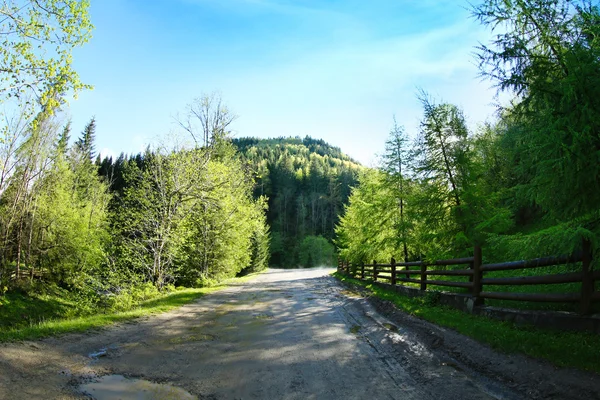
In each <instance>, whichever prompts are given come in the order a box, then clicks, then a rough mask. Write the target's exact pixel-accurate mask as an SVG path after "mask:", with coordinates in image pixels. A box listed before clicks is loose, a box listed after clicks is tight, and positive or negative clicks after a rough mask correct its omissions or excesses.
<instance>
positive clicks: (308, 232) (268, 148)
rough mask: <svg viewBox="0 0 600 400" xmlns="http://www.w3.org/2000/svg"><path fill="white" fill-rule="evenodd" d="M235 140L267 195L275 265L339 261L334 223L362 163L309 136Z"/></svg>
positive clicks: (258, 191) (259, 189) (259, 193)
mask: <svg viewBox="0 0 600 400" xmlns="http://www.w3.org/2000/svg"><path fill="white" fill-rule="evenodd" d="M233 144H234V145H235V146H236V147H237V148H238V149H239V151H240V153H241V154H242V155H243V157H244V158H246V160H247V161H248V162H249V164H250V166H251V168H252V169H253V170H254V172H255V176H256V186H255V189H254V195H255V197H260V196H266V197H267V198H268V205H269V209H268V211H267V222H268V224H269V226H270V227H271V265H273V266H278V267H294V266H298V265H302V266H313V265H319V264H323V263H328V264H330V263H332V262H334V260H333V258H334V248H333V245H332V243H331V240H332V239H333V237H334V228H335V226H336V224H337V223H338V220H339V216H340V214H341V213H342V211H343V209H344V205H345V204H346V203H347V202H348V197H349V196H350V190H351V187H352V186H354V185H356V183H357V179H358V173H359V171H360V170H361V169H362V168H363V167H362V166H361V165H360V164H359V163H358V162H357V161H355V160H353V159H352V158H350V157H349V156H347V155H346V154H344V153H342V151H341V150H340V149H339V148H338V147H334V146H331V145H329V144H328V143H326V142H325V141H323V140H317V139H313V138H310V137H308V136H307V137H305V138H304V139H301V138H299V137H288V138H285V137H280V138H274V139H257V138H239V139H234V140H233Z"/></svg>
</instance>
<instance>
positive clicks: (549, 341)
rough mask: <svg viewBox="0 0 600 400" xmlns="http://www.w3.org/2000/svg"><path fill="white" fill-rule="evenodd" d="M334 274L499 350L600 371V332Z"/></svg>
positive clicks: (565, 365) (417, 314)
mask: <svg viewBox="0 0 600 400" xmlns="http://www.w3.org/2000/svg"><path fill="white" fill-rule="evenodd" d="M334 276H335V277H336V278H338V279H340V280H341V281H343V282H347V283H351V284H354V285H359V286H362V287H364V288H366V289H368V290H369V291H371V292H372V293H373V294H374V295H375V296H377V297H379V298H381V299H384V300H388V301H391V302H392V303H394V304H395V305H396V306H397V307H398V308H399V309H400V310H402V311H404V312H406V313H408V314H410V315H414V316H416V317H419V318H423V319H425V320H427V321H430V322H433V323H435V324H437V325H441V326H444V327H447V328H451V329H454V330H456V331H457V332H459V333H461V334H463V335H466V336H469V337H472V338H473V339H475V340H477V341H479V342H481V343H485V344H487V345H489V346H491V347H492V348H494V349H496V350H499V351H502V352H505V353H521V354H525V355H528V356H531V357H535V358H541V359H544V360H547V361H550V362H551V363H552V364H554V365H556V366H560V367H574V368H578V369H582V370H586V371H593V372H595V373H600V363H598V359H599V354H600V335H595V334H592V333H575V332H555V331H549V330H542V329H537V328H534V327H530V326H517V325H515V324H512V323H508V322H502V321H497V320H493V319H489V318H485V317H481V316H475V315H470V314H466V313H464V312H462V311H458V310H455V309H452V308H448V307H443V306H440V305H437V304H434V303H435V302H433V301H432V298H433V297H429V298H428V297H427V296H425V297H420V298H409V297H406V296H402V295H400V294H398V293H397V292H395V291H393V290H389V289H385V288H381V287H378V286H376V285H373V284H372V282H369V281H361V280H358V279H353V278H350V277H348V276H346V275H344V274H340V273H339V272H335V273H334Z"/></svg>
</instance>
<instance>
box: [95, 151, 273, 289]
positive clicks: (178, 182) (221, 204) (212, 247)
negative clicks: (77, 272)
mask: <svg viewBox="0 0 600 400" xmlns="http://www.w3.org/2000/svg"><path fill="white" fill-rule="evenodd" d="M116 168H118V169H119V170H118V171H117V175H120V176H121V178H119V180H121V181H122V187H120V188H119V190H118V192H117V193H119V192H120V193H119V194H118V196H117V197H115V201H114V203H113V204H112V206H111V209H112V213H111V215H112V221H113V222H112V223H113V229H114V231H115V232H116V235H115V252H114V256H113V259H114V264H115V265H116V267H117V269H118V270H131V271H134V274H135V275H138V276H143V277H144V280H147V281H151V282H153V283H154V284H155V285H156V286H157V287H162V286H163V285H164V284H165V283H168V282H174V283H177V284H185V285H188V286H203V285H206V284H210V283H212V282H215V281H216V282H218V281H220V280H223V279H226V278H230V277H233V276H235V275H236V274H238V273H240V272H241V271H242V270H244V271H245V273H250V272H254V271H259V270H262V269H264V268H266V265H267V262H268V248H269V233H268V229H267V226H266V223H265V216H264V212H265V209H266V201H265V199H264V198H259V199H257V200H254V199H253V198H252V189H253V181H252V180H251V179H250V177H249V176H248V174H247V173H246V171H245V169H244V166H243V164H242V162H241V161H240V159H239V157H238V155H237V153H236V151H235V149H234V148H233V147H232V146H231V144H230V143H228V142H227V141H224V140H217V141H215V142H214V144H213V146H211V147H209V148H194V149H177V150H176V151H168V150H161V151H155V152H151V151H147V152H146V153H145V154H144V155H138V156H135V157H132V158H131V159H129V160H127V161H123V162H119V163H118V164H117V163H115V164H113V165H111V166H108V167H107V168H106V169H105V171H107V172H108V171H111V170H112V171H113V172H114V171H115V169H116ZM115 189H116V188H115Z"/></svg>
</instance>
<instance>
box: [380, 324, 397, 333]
mask: <svg viewBox="0 0 600 400" xmlns="http://www.w3.org/2000/svg"><path fill="white" fill-rule="evenodd" d="M383 326H384V327H385V329H387V330H390V331H392V332H398V327H397V326H396V325H392V324H390V323H387V322H384V323H383Z"/></svg>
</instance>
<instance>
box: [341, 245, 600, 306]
mask: <svg viewBox="0 0 600 400" xmlns="http://www.w3.org/2000/svg"><path fill="white" fill-rule="evenodd" d="M582 248H583V250H582V251H580V252H576V253H574V254H571V255H566V256H552V257H541V258H536V259H532V260H520V261H510V262H503V263H493V264H483V263H482V253H481V247H478V246H476V247H475V248H474V249H473V257H465V258H455V259H450V260H435V261H411V262H396V260H395V259H394V258H392V259H391V262H390V263H389V264H383V263H378V262H377V260H373V263H371V264H365V263H360V264H357V265H351V264H350V263H348V262H345V261H343V260H339V261H338V270H339V271H343V272H345V273H347V274H349V275H352V276H353V277H355V278H360V279H371V280H373V281H378V280H386V281H388V282H389V283H390V284H392V285H397V284H398V283H416V284H419V285H420V289H421V290H423V291H424V290H427V287H428V286H431V285H433V286H446V287H458V288H464V289H469V291H470V292H471V296H472V297H473V300H474V304H475V305H482V304H483V303H484V299H497V300H514V301H532V302H573V303H574V302H579V304H580V306H579V312H580V314H582V315H588V314H590V313H591V309H592V304H593V303H594V302H600V292H597V291H595V282H596V281H600V271H593V270H592V266H591V262H592V251H591V245H590V243H589V242H588V241H586V240H584V241H583V245H582ZM579 262H580V263H581V271H579V272H569V273H556V274H547V275H535V276H515V277H503V278H494V277H485V276H484V275H485V274H486V273H489V272H496V271H512V270H527V269H533V268H540V267H549V266H553V265H563V264H570V263H579ZM462 265H467V266H468V268H465V269H451V270H448V269H430V267H440V266H446V267H447V266H462ZM411 267H418V269H411ZM414 275H416V276H417V277H416V278H415V277H413V276H414ZM434 276H449V277H467V278H469V281H468V282H464V281H451V280H439V279H429V277H434ZM561 283H581V291H580V292H579V293H514V292H497V291H490V290H484V288H485V287H486V286H533V285H551V284H561ZM492 290H493V289H492Z"/></svg>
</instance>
